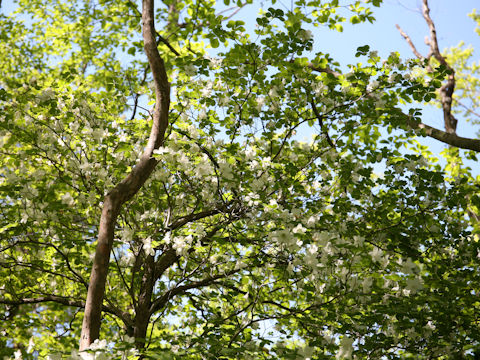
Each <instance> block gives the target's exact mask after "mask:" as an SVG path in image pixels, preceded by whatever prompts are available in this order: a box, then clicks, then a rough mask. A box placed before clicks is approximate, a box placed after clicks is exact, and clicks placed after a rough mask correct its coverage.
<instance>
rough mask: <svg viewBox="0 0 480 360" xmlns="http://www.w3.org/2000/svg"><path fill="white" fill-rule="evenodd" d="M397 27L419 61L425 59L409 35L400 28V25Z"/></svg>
mask: <svg viewBox="0 0 480 360" xmlns="http://www.w3.org/2000/svg"><path fill="white" fill-rule="evenodd" d="M395 26H396V27H397V29H398V31H399V32H400V35H402V36H403V38H404V39H405V40H406V42H407V43H408V45H410V48H411V49H412V52H413V53H414V54H415V56H416V57H417V58H419V59H422V60H423V59H424V57H423V56H422V54H420V53H419V52H418V50H417V48H416V47H415V45H414V44H413V41H412V39H411V38H410V36H408V35H407V33H406V32H405V31H403V30H402V28H401V27H400V25H398V24H395Z"/></svg>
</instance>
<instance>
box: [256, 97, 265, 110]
mask: <svg viewBox="0 0 480 360" xmlns="http://www.w3.org/2000/svg"><path fill="white" fill-rule="evenodd" d="M256 101H257V110H258V111H260V110H261V109H262V106H263V105H265V98H264V97H263V96H260V97H258V98H257V100H256Z"/></svg>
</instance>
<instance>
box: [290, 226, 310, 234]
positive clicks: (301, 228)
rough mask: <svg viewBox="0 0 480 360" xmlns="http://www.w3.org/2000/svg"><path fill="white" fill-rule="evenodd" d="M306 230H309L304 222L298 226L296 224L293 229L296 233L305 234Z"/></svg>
mask: <svg viewBox="0 0 480 360" xmlns="http://www.w3.org/2000/svg"><path fill="white" fill-rule="evenodd" d="M305 231H307V229H305V228H304V227H303V226H302V224H298V225H297V226H295V227H294V228H293V230H292V232H293V233H294V234H305Z"/></svg>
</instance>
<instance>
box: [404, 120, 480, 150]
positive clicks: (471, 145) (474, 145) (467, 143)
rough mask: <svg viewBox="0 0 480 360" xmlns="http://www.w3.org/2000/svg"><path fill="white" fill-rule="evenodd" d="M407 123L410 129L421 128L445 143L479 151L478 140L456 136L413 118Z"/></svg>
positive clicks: (479, 141)
mask: <svg viewBox="0 0 480 360" xmlns="http://www.w3.org/2000/svg"><path fill="white" fill-rule="evenodd" d="M407 123H408V125H409V126H410V127H411V128H412V129H422V130H424V131H425V134H426V135H427V136H430V137H432V138H434V139H437V140H439V141H441V142H443V143H445V144H448V145H451V146H455V147H458V148H460V149H466V150H473V151H477V152H480V140H477V139H470V138H464V137H461V136H458V135H457V134H455V133H449V132H446V131H442V130H438V129H436V128H434V127H431V126H429V125H426V124H423V123H419V122H415V121H413V120H408V121H407Z"/></svg>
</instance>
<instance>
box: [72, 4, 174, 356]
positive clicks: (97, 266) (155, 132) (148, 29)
mask: <svg viewBox="0 0 480 360" xmlns="http://www.w3.org/2000/svg"><path fill="white" fill-rule="evenodd" d="M154 21H155V14H154V0H143V6H142V23H143V42H144V49H145V53H146V55H147V58H148V62H149V64H150V70H151V71H152V75H153V82H154V86H155V108H154V112H153V119H152V120H153V121H152V128H151V131H150V137H149V139H148V143H147V145H146V147H145V150H144V152H143V154H142V155H141V156H140V159H139V161H138V162H137V165H136V166H135V167H134V168H133V169H132V171H131V172H130V174H128V175H127V176H126V177H125V178H124V179H123V180H122V181H121V182H120V183H119V184H117V185H116V186H115V187H114V188H113V189H112V190H111V191H110V193H108V194H107V195H106V196H105V198H104V205H103V209H102V215H101V218H100V227H99V233H98V239H97V248H96V251H95V257H94V260H93V267H92V272H91V276H90V283H89V287H88V293H87V300H86V304H85V315H84V318H83V324H82V334H81V338H80V350H84V349H86V348H87V347H88V346H90V344H91V343H92V342H93V341H94V340H96V339H98V336H99V334H100V323H101V311H102V302H103V297H104V294H105V284H106V279H107V273H108V265H109V261H110V252H111V250H112V245H113V238H114V230H115V224H116V219H117V216H118V214H119V213H120V210H121V207H122V205H123V204H124V203H125V202H127V201H128V200H130V199H131V198H132V197H133V196H134V195H135V194H136V193H137V192H138V190H140V188H141V187H142V186H143V184H144V183H145V181H146V180H147V179H148V177H149V176H150V174H151V173H152V172H153V170H154V169H155V166H156V165H157V163H158V161H157V160H156V159H155V158H153V157H152V154H153V151H154V150H156V149H158V148H159V147H160V146H162V145H163V142H164V138H165V131H166V129H167V127H168V109H169V106H170V84H169V83H168V76H167V72H166V70H165V64H164V62H163V60H162V58H161V57H160V53H159V52H158V48H157V42H156V39H155V34H156V31H155V26H154Z"/></svg>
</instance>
